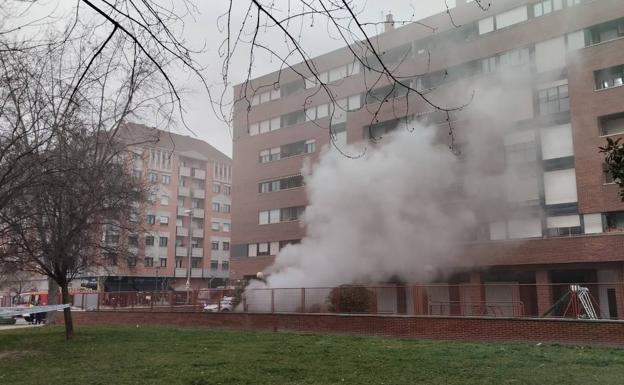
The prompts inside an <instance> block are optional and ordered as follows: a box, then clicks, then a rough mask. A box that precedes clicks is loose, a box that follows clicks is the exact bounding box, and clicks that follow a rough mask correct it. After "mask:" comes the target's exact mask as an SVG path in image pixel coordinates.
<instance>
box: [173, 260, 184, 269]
mask: <svg viewBox="0 0 624 385" xmlns="http://www.w3.org/2000/svg"><path fill="white" fill-rule="evenodd" d="M175 263H176V267H177V268H178V269H181V268H182V258H176V260H175Z"/></svg>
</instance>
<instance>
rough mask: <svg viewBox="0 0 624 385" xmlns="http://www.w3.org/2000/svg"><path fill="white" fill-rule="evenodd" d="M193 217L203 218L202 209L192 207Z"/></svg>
mask: <svg viewBox="0 0 624 385" xmlns="http://www.w3.org/2000/svg"><path fill="white" fill-rule="evenodd" d="M193 217H194V218H204V209H193Z"/></svg>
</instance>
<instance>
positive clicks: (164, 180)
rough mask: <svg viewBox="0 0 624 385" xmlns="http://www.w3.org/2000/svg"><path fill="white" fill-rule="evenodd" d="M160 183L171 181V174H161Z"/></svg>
mask: <svg viewBox="0 0 624 385" xmlns="http://www.w3.org/2000/svg"><path fill="white" fill-rule="evenodd" d="M162 183H163V184H170V183H171V175H163V176H162Z"/></svg>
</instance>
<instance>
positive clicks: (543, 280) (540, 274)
mask: <svg viewBox="0 0 624 385" xmlns="http://www.w3.org/2000/svg"><path fill="white" fill-rule="evenodd" d="M535 285H536V287H535V291H536V294H537V315H538V317H541V316H542V314H544V312H545V311H546V310H548V308H549V307H551V306H552V304H553V299H552V297H553V292H552V285H551V282H550V274H549V272H548V270H537V271H536V272H535Z"/></svg>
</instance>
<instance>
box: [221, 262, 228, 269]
mask: <svg viewBox="0 0 624 385" xmlns="http://www.w3.org/2000/svg"><path fill="white" fill-rule="evenodd" d="M221 270H223V271H228V270H230V262H229V261H221Z"/></svg>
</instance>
